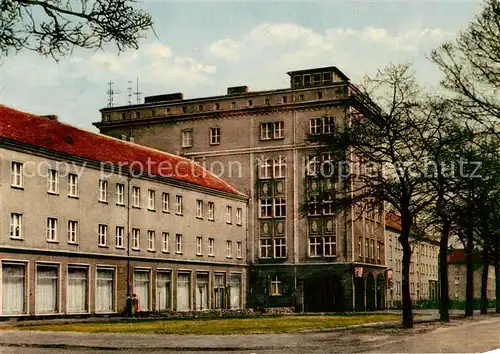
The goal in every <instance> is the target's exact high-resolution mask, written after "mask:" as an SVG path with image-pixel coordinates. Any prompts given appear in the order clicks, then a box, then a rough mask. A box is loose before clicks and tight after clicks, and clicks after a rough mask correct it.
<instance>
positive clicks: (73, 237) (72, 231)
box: [68, 220, 78, 243]
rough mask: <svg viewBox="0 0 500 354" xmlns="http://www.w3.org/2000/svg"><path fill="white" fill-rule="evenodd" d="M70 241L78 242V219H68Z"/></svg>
mask: <svg viewBox="0 0 500 354" xmlns="http://www.w3.org/2000/svg"><path fill="white" fill-rule="evenodd" d="M68 242H69V243H77V242H78V221H75V220H68Z"/></svg>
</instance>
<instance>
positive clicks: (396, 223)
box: [385, 211, 401, 231]
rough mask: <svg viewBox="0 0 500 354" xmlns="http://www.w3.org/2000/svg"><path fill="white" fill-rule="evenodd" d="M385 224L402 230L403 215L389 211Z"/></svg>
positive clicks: (386, 214)
mask: <svg viewBox="0 0 500 354" xmlns="http://www.w3.org/2000/svg"><path fill="white" fill-rule="evenodd" d="M385 226H386V227H392V228H393V229H396V230H399V231H401V216H399V215H398V214H396V213H394V212H393V211H389V212H386V213H385Z"/></svg>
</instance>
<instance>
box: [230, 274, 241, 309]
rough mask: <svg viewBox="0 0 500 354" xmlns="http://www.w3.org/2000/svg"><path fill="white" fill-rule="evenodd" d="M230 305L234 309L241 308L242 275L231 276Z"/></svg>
mask: <svg viewBox="0 0 500 354" xmlns="http://www.w3.org/2000/svg"><path fill="white" fill-rule="evenodd" d="M229 289H230V290H229V291H230V296H231V299H230V305H231V308H232V309H239V308H241V275H239V274H231V286H230V288H229Z"/></svg>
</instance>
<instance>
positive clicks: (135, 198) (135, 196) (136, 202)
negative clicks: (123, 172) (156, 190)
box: [132, 187, 141, 208]
mask: <svg viewBox="0 0 500 354" xmlns="http://www.w3.org/2000/svg"><path fill="white" fill-rule="evenodd" d="M132 206H133V207H135V208H140V206H141V189H140V188H139V187H132Z"/></svg>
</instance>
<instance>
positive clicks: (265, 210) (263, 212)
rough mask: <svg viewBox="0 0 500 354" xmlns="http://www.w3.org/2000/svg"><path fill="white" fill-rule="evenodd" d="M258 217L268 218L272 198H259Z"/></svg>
mask: <svg viewBox="0 0 500 354" xmlns="http://www.w3.org/2000/svg"><path fill="white" fill-rule="evenodd" d="M259 209H260V217H261V218H270V217H272V214H273V202H272V199H261V200H260V208H259Z"/></svg>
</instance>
